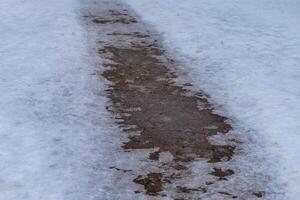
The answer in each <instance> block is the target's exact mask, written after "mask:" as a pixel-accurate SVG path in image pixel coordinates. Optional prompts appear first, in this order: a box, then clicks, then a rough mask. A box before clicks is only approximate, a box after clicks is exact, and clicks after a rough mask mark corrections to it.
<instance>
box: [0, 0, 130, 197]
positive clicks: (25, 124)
mask: <svg viewBox="0 0 300 200" xmlns="http://www.w3.org/2000/svg"><path fill="white" fill-rule="evenodd" d="M80 6H81V4H80V3H79V2H78V1H77V0H58V1H49V0H1V1H0V8H1V9H0V25H1V28H0V38H1V39H0V94H1V98H0V138H1V139H0V200H68V199H70V200H83V199H84V200H96V199H97V200H99V199H121V196H122V198H125V199H133V197H132V195H133V189H132V187H133V183H132V181H131V180H127V179H126V177H125V176H124V174H123V172H117V170H115V169H110V167H111V166H116V165H117V164H118V166H122V165H123V167H124V169H126V167H127V166H128V167H129V168H131V169H132V167H130V166H129V165H130V161H131V160H132V163H136V162H135V161H134V159H135V157H136V155H134V156H133V155H131V154H126V155H125V154H122V152H123V150H122V149H121V148H120V146H121V139H124V138H121V137H122V134H120V132H119V131H118V128H117V127H116V126H115V125H114V122H113V121H112V120H111V119H110V114H109V113H107V111H106V109H105V106H106V104H107V99H106V97H105V93H104V92H103V91H104V89H105V87H106V86H105V81H104V80H100V79H101V78H99V77H98V76H96V73H95V72H96V71H97V70H101V66H97V64H96V63H97V62H98V61H97V60H96V59H95V58H93V56H92V54H91V53H90V52H89V51H88V49H89V48H90V47H88V45H87V44H88V41H87V35H86V34H87V33H86V32H85V28H84V27H83V25H82V24H81V20H80V15H81V13H80V12H79V11H80ZM123 135H124V134H123ZM120 138H121V139H120ZM122 156H125V157H124V158H123V157H122ZM126 156H127V157H126ZM129 178H132V177H129ZM124 182H126V184H124ZM130 187H131V189H130V190H129V189H128V188H130Z"/></svg>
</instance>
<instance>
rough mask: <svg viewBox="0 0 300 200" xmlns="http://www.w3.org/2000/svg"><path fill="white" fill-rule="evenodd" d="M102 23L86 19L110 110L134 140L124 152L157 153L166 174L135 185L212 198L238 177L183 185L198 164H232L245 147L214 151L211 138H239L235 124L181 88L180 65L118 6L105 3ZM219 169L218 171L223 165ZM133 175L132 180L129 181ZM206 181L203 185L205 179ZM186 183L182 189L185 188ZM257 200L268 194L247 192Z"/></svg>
mask: <svg viewBox="0 0 300 200" xmlns="http://www.w3.org/2000/svg"><path fill="white" fill-rule="evenodd" d="M104 5H106V6H105V8H102V10H101V12H99V13H98V14H97V15H95V14H91V15H86V16H84V18H85V20H87V21H88V22H89V23H92V24H94V26H95V27H96V29H97V30H98V32H100V34H101V35H102V36H103V37H101V36H100V37H99V41H98V49H97V52H98V54H99V56H100V57H101V58H102V59H103V60H104V61H105V62H104V63H103V65H104V66H105V69H106V70H105V71H104V72H103V73H101V74H99V75H101V76H103V77H105V78H106V79H107V80H108V81H109V83H110V86H109V89H108V90H107V91H106V92H107V96H108V97H109V99H110V101H111V104H110V106H108V108H107V109H108V110H109V111H110V112H111V113H112V116H116V117H115V119H116V123H119V127H120V128H121V129H122V130H123V132H125V133H126V134H127V135H128V141H127V142H125V143H124V145H123V148H124V151H130V150H132V149H135V150H139V149H141V150H142V149H151V150H153V151H152V152H151V153H150V154H149V155H148V159H149V162H151V163H155V164H156V165H157V166H158V168H159V169H160V170H159V171H155V170H154V171H151V170H148V171H147V172H145V173H143V174H135V178H133V180H132V181H133V182H134V183H136V184H138V185H141V186H143V190H136V191H135V192H136V193H137V194H138V193H145V194H146V195H148V196H149V197H151V196H153V197H159V198H162V197H166V196H168V194H170V193H168V192H166V191H167V190H169V189H168V188H170V187H171V188H173V189H172V192H171V195H169V196H171V197H172V198H173V199H200V198H199V196H201V195H200V194H205V193H208V191H210V190H213V188H214V184H215V182H226V181H227V179H228V177H230V176H233V175H234V174H235V172H234V170H233V169H230V168H221V167H213V168H212V169H211V171H210V172H209V173H208V176H213V177H216V178H215V179H214V181H211V180H204V181H203V183H204V184H202V185H198V186H192V187H191V186H186V185H184V184H178V182H180V179H183V178H185V176H186V174H187V173H188V170H189V166H190V165H191V163H192V162H193V161H195V160H199V159H204V160H206V162H207V163H212V164H214V163H222V162H228V161H230V160H231V159H232V158H233V156H234V154H235V152H236V146H237V145H238V143H237V142H236V141H235V140H232V141H231V142H230V144H225V145H224V144H223V145H218V144H213V143H211V142H210V140H209V138H210V137H212V136H215V135H218V136H220V135H221V137H222V135H224V136H225V135H226V134H228V133H229V132H230V131H231V130H232V126H231V125H230V124H229V123H228V119H227V118H226V117H224V116H220V115H218V114H215V112H214V107H213V105H212V104H211V103H209V100H208V97H207V96H206V95H205V94H204V93H203V92H201V91H197V92H195V91H194V90H192V89H191V88H192V84H190V83H189V82H186V83H184V84H182V85H179V84H175V80H176V78H177V75H176V72H175V71H174V69H176V64H177V63H176V61H175V60H174V59H172V58H170V56H168V54H167V53H166V52H165V50H164V49H163V47H162V45H161V44H160V43H159V38H158V37H157V36H156V35H155V34H153V33H152V32H150V31H149V30H148V29H147V28H146V26H145V25H144V24H143V23H142V22H141V21H140V20H139V19H138V18H137V17H136V16H134V14H132V12H131V11H128V9H127V8H126V7H124V6H122V5H120V4H118V3H115V2H114V3H112V2H110V3H108V2H107V3H105V4H104ZM216 166H217V165H216ZM125 175H126V174H125ZM201 178H202V177H199V179H201ZM178 180H179V181H178ZM214 193H218V194H219V195H221V196H222V198H220V199H242V198H239V196H238V195H237V194H233V193H232V192H231V191H224V190H223V191H214ZM248 193H249V195H250V196H251V197H253V198H261V197H262V196H263V192H261V191H248Z"/></svg>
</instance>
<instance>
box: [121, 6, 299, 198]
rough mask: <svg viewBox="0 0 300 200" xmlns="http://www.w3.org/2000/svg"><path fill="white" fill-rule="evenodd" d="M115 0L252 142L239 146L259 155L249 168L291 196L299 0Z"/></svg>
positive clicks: (294, 194)
mask: <svg viewBox="0 0 300 200" xmlns="http://www.w3.org/2000/svg"><path fill="white" fill-rule="evenodd" d="M123 1H124V2H127V3H128V4H129V5H131V6H132V8H133V9H135V10H136V11H137V12H138V14H139V15H140V16H141V17H142V18H143V19H144V20H145V21H147V22H148V23H150V24H152V25H153V26H154V27H155V29H156V30H157V31H158V32H159V33H161V34H162V38H163V41H164V44H165V45H166V46H167V47H168V48H169V49H170V51H171V53H174V54H175V55H177V56H178V58H179V59H181V60H183V61H184V64H183V66H182V67H181V70H182V73H186V72H188V73H187V76H188V77H190V78H191V79H192V80H193V82H194V84H195V85H196V86H197V87H198V88H201V89H204V90H205V91H206V92H207V93H208V94H209V95H210V96H211V97H212V100H213V101H215V103H217V104H218V105H220V108H219V110H220V111H221V112H225V113H226V114H227V116H231V118H232V119H234V123H235V125H236V127H237V130H242V131H243V132H242V133H241V135H244V136H243V137H248V138H251V140H254V142H253V145H255V144H257V146H255V149H254V148H253V147H245V148H246V150H247V148H249V149H248V151H250V148H251V150H252V151H253V150H254V152H252V159H253V157H255V155H257V156H259V157H264V158H266V159H267V160H265V161H264V162H261V161H260V160H257V161H256V162H257V163H252V167H251V168H252V169H253V171H254V173H255V170H258V171H260V172H266V173H267V172H268V171H273V172H276V173H277V174H276V177H273V182H274V185H277V187H278V188H274V189H275V190H278V191H281V190H283V191H284V192H285V197H284V199H290V200H295V199H298V198H299V195H300V192H299V191H300V189H299V188H300V156H299V152H300V135H299V134H300V131H299V130H300V123H299V119H300V34H299V33H300V23H299V19H300V12H299V8H300V2H299V1H297V0H287V1H284V0H261V1H258V0H254V1H253V0H229V1H223V0H210V1H207V0H186V1H177V0H164V1H161V0H139V1H136V0H123ZM241 127H242V128H241ZM245 146H247V145H245ZM248 154H251V153H250V152H248ZM249 159H250V158H249ZM254 160H255V159H254ZM240 164H242V163H240ZM274 198H275V197H274ZM274 198H273V199H274Z"/></svg>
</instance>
